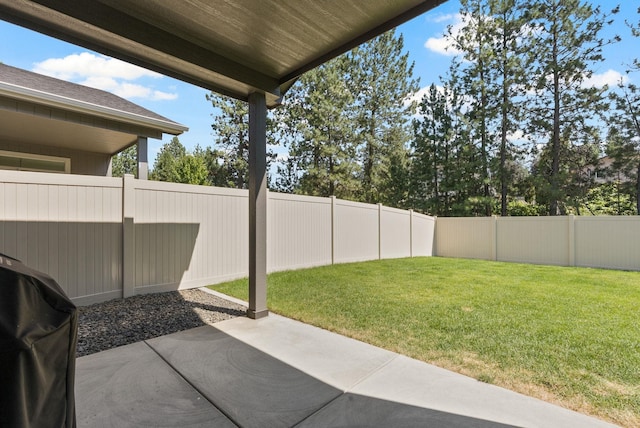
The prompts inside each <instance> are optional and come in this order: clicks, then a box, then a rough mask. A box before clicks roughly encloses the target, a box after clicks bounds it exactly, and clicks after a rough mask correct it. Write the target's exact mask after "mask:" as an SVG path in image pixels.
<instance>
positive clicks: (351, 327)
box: [212, 257, 640, 426]
mask: <svg viewBox="0 0 640 428" xmlns="http://www.w3.org/2000/svg"><path fill="white" fill-rule="evenodd" d="M268 287H269V288H268V306H269V309H270V310H272V311H273V312H276V313H279V314H282V315H285V316H287V317H290V318H294V319H297V320H300V321H303V322H306V323H309V324H313V325H316V326H319V327H322V328H325V329H328V330H331V331H335V332H337V333H340V334H343V335H345V336H350V337H353V338H355V339H359V340H362V341H364V342H368V343H371V344H373V345H377V346H380V347H382V348H386V349H389V350H392V351H395V352H398V353H401V354H404V355H408V356H410V357H413V358H416V359H420V360H423V361H427V362H429V363H433V364H435V365H438V366H440V367H444V368H447V369H450V370H453V371H456V372H459V373H463V374H465V375H468V376H471V377H474V378H476V379H478V380H480V381H482V382H489V383H493V384H496V385H499V386H503V387H506V388H509V389H512V390H515V391H518V392H521V393H524V394H527V395H530V396H535V397H538V398H542V399H543V400H546V401H550V402H554V403H557V404H560V405H562V406H565V407H568V408H571V409H574V410H577V411H580V412H582V413H586V414H590V415H594V416H597V417H600V418H603V419H607V420H609V421H613V422H615V423H618V424H621V425H624V426H640V272H620V271H611V270H600V269H585V268H566V267H552V266H534V265H524V264H515V263H498V262H487V261H479V260H464V259H447V258H439V257H429V258H413V259H398V260H381V261H373V262H364V263H352V264H341V265H333V266H325V267H319V268H312V269H304V270H298V271H288V272H279V273H274V274H271V275H269V279H268ZM212 288H214V289H216V290H218V291H221V292H223V293H226V294H229V295H232V296H235V297H238V298H242V299H245V300H246V299H247V298H248V283H247V280H239V281H233V282H229V283H225V284H219V285H216V286H212Z"/></svg>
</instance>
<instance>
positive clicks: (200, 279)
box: [0, 171, 640, 305]
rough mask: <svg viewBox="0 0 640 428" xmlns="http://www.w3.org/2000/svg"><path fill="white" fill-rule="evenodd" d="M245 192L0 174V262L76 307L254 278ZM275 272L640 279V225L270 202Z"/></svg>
mask: <svg viewBox="0 0 640 428" xmlns="http://www.w3.org/2000/svg"><path fill="white" fill-rule="evenodd" d="M248 205H249V204H248V194H247V191H246V190H234V189H222V188H216V187H207V186H190V185H185V184H174V183H162V182H155V181H146V180H135V179H134V178H133V177H131V176H127V177H125V178H124V179H121V178H105V177H89V176H79V175H62V174H44V173H29V172H14V171H0V253H4V254H7V255H8V256H11V257H15V258H17V259H19V260H22V261H23V262H24V263H25V264H27V265H29V266H31V267H33V268H35V269H37V270H40V271H42V272H45V273H48V274H49V275H51V276H52V277H53V278H54V279H56V280H57V281H58V282H59V283H60V285H61V286H62V287H63V289H64V290H65V292H67V294H68V295H69V297H71V298H72V299H73V300H74V301H75V302H76V303H77V304H81V305H82V304H89V303H93V302H100V301H104V300H109V299H112V298H118V297H123V296H124V297H127V296H131V295H134V294H141V293H149V292H157V291H166V290H177V289H184V288H191V287H199V286H203V285H207V284H214V283H217V282H222V281H225V280H229V279H234V278H241V277H244V276H247V274H248V263H249V261H248V253H249V248H248V223H249V214H248ZM267 216H268V217H267V225H268V231H267V269H268V271H269V272H274V271H281V270H288V269H299V268H304V267H312V266H321V265H329V264H332V263H346V262H354V261H363V260H374V259H386V258H396V257H413V256H431V255H437V256H445V257H461V258H477V259H486V260H500V261H510V262H522V263H537V264H550V265H562V266H585V267H600V268H609V269H624V270H640V217H573V216H568V217H505V218H501V217H485V218H446V217H442V218H438V219H435V218H434V217H429V216H425V215H422V214H418V213H414V212H413V211H411V210H409V211H405V210H399V209H395V208H389V207H385V206H382V205H379V204H378V205H371V204H363V203H358V202H349V201H343V200H340V199H336V198H334V197H331V198H319V197H311V196H297V195H286V194H279V193H273V192H271V193H269V198H268V213H267Z"/></svg>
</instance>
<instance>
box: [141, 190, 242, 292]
mask: <svg viewBox="0 0 640 428" xmlns="http://www.w3.org/2000/svg"><path fill="white" fill-rule="evenodd" d="M248 215H249V210H248V194H247V192H246V191H245V190H235V189H222V188H216V187H206V186H192V185H186V184H175V183H161V182H154V181H145V180H135V214H134V216H135V221H134V228H135V232H134V233H135V253H134V254H135V255H134V258H135V260H134V261H132V262H133V265H134V268H135V274H134V275H135V286H134V287H135V293H145V292H156V291H163V290H175V289H183V288H191V287H198V286H203V285H207V284H212V283H216V282H221V281H225V280H227V279H233V278H239V277H243V276H246V275H247V272H248V263H249V262H248V254H249V249H248V239H249V238H248V228H247V225H248V224H249V217H248Z"/></svg>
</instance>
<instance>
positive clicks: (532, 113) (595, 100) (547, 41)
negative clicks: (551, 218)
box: [528, 0, 617, 215]
mask: <svg viewBox="0 0 640 428" xmlns="http://www.w3.org/2000/svg"><path fill="white" fill-rule="evenodd" d="M616 12H617V10H613V11H612V13H616ZM529 14H530V17H531V21H530V25H531V26H532V28H533V31H532V32H531V36H530V39H531V42H532V43H531V44H530V46H529V54H530V56H529V64H530V75H531V79H532V83H533V85H532V87H531V90H532V91H533V92H534V93H535V96H534V97H532V98H531V99H530V105H531V106H532V108H531V109H529V111H528V120H529V124H530V131H531V132H532V133H534V134H537V135H539V136H540V137H541V140H542V141H546V142H547V144H548V145H549V148H550V150H549V162H550V165H549V169H548V172H549V174H548V175H547V180H546V182H545V183H544V185H545V186H546V187H547V189H545V190H544V191H543V193H545V194H546V196H547V201H548V213H549V215H558V214H566V212H567V210H566V204H567V197H566V195H567V185H568V182H567V181H566V179H567V177H569V175H567V174H564V173H563V172H562V171H563V169H564V170H566V168H563V166H564V165H566V164H567V162H568V161H569V159H568V158H567V157H566V156H563V154H565V155H566V154H568V153H571V152H572V151H573V150H572V148H573V146H579V145H581V144H584V143H593V138H594V135H595V134H596V132H595V128H594V124H593V123H592V122H591V119H592V118H593V117H594V116H596V115H597V114H598V113H600V112H602V111H603V110H604V109H605V107H606V104H605V103H604V102H603V91H604V89H602V88H596V87H587V86H586V85H585V84H584V81H585V79H587V78H589V77H591V75H592V67H593V65H594V64H596V63H598V62H600V61H602V60H603V57H602V47H603V46H604V45H605V44H606V43H608V42H609V41H605V40H603V39H602V38H601V37H600V36H599V33H600V31H601V29H602V28H603V26H604V25H605V23H606V22H607V19H608V17H607V16H605V15H604V14H603V13H601V11H600V9H599V8H593V7H592V6H591V5H590V4H589V3H586V2H582V1H580V0H536V1H535V2H530V4H529Z"/></svg>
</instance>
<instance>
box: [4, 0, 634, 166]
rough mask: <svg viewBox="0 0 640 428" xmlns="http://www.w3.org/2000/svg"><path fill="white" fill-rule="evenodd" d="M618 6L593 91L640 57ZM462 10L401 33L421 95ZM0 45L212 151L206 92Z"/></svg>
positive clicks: (9, 36) (52, 42) (13, 41)
mask: <svg viewBox="0 0 640 428" xmlns="http://www.w3.org/2000/svg"><path fill="white" fill-rule="evenodd" d="M620 1H621V3H622V5H621V12H620V14H618V16H617V17H616V19H615V23H614V24H613V25H612V27H611V28H607V30H606V32H605V33H603V36H605V37H607V36H611V35H613V34H619V35H620V36H622V37H623V42H622V43H619V44H616V45H614V46H610V47H608V48H607V50H606V52H605V57H606V61H605V62H604V63H601V64H598V65H597V68H596V69H594V70H593V71H594V73H595V76H594V84H598V85H600V84H604V83H609V84H615V83H616V81H617V80H618V79H619V78H620V76H621V75H622V74H624V70H625V69H626V67H625V64H628V63H630V62H631V60H632V59H633V56H634V55H635V56H638V57H640V54H638V52H639V51H640V50H639V49H638V42H640V40H639V39H633V38H631V36H630V33H629V30H628V29H627V27H626V26H625V25H624V21H625V19H627V20H629V21H631V22H636V23H637V22H638V20H639V19H640V15H638V14H637V13H636V10H637V7H638V6H637V5H635V3H636V2H635V1H630V0H620ZM593 3H594V4H596V5H597V4H601V5H602V8H603V9H604V10H608V9H610V8H611V7H613V5H614V4H615V3H616V2H614V1H611V0H597V1H593ZM459 7H460V4H459V2H458V0H450V1H448V2H446V3H445V4H443V5H440V6H439V7H437V8H435V9H433V10H432V11H430V12H428V13H426V14H424V15H422V16H419V17H417V18H415V19H413V20H412V21H410V22H408V23H406V24H404V25H402V26H401V27H399V29H398V31H399V32H401V33H402V34H403V36H404V41H405V48H406V49H407V50H408V51H409V54H410V57H411V59H412V60H413V61H414V62H415V69H414V73H415V75H416V76H417V77H419V78H420V86H421V87H427V86H429V85H430V84H431V83H436V84H438V83H439V82H440V78H439V76H442V75H444V74H445V73H446V71H447V68H448V66H449V63H450V60H451V57H450V55H451V52H450V51H449V52H447V51H445V50H444V48H445V47H446V40H444V38H443V33H444V31H445V30H446V28H447V26H448V25H454V26H455V25H456V23H459V22H460V17H459V15H458V11H459ZM0 40H3V43H1V44H0V62H3V63H4V64H8V65H12V66H14V67H20V68H24V69H27V70H31V71H36V72H40V73H43V74H48V75H51V76H53V77H57V78H61V79H65V80H69V81H72V82H76V83H81V84H85V85H89V86H93V87H97V88H99V89H103V90H107V91H111V92H114V93H115V94H117V95H119V96H122V97H124V98H127V99H129V100H130V101H132V102H135V103H137V104H140V105H142V106H144V107H146V108H148V109H150V110H152V111H155V112H156V113H158V114H161V115H163V116H165V117H168V118H169V119H171V120H174V121H176V122H179V123H181V124H184V125H186V126H188V127H189V131H188V132H186V133H185V134H183V135H181V136H180V141H181V142H182V143H183V144H184V145H185V146H186V147H187V149H188V150H193V148H194V147H195V146H196V145H197V144H199V145H200V146H203V147H206V146H211V145H213V144H214V139H213V136H212V135H211V122H212V118H211V114H212V113H213V108H212V107H211V105H210V103H209V102H208V101H207V100H206V99H205V95H206V94H207V91H206V90H204V89H201V88H198V87H195V86H193V85H189V84H186V83H183V82H180V81H178V80H175V79H172V78H169V77H165V76H161V75H159V74H157V73H152V72H149V71H147V70H143V69H140V68H138V67H135V66H131V65H129V64H126V63H122V62H121V61H118V60H114V59H111V58H108V57H105V56H103V55H100V54H97V53H95V52H91V51H89V50H87V49H84V48H81V47H78V46H75V45H71V44H68V43H65V42H61V41H58V40H56V39H53V38H50V37H47V36H43V35H41V34H39V33H36V32H33V31H30V30H27V29H24V28H21V27H18V26H15V25H13V24H9V23H6V22H4V21H0ZM632 78H633V76H632ZM636 80H640V76H636ZM634 83H638V82H634ZM169 139H170V138H169V137H165V138H164V140H163V141H159V140H149V152H150V153H149V155H150V160H151V162H153V159H155V156H156V154H157V152H158V150H159V149H160V147H161V145H162V144H163V143H166V142H167V141H168V140H169Z"/></svg>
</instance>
